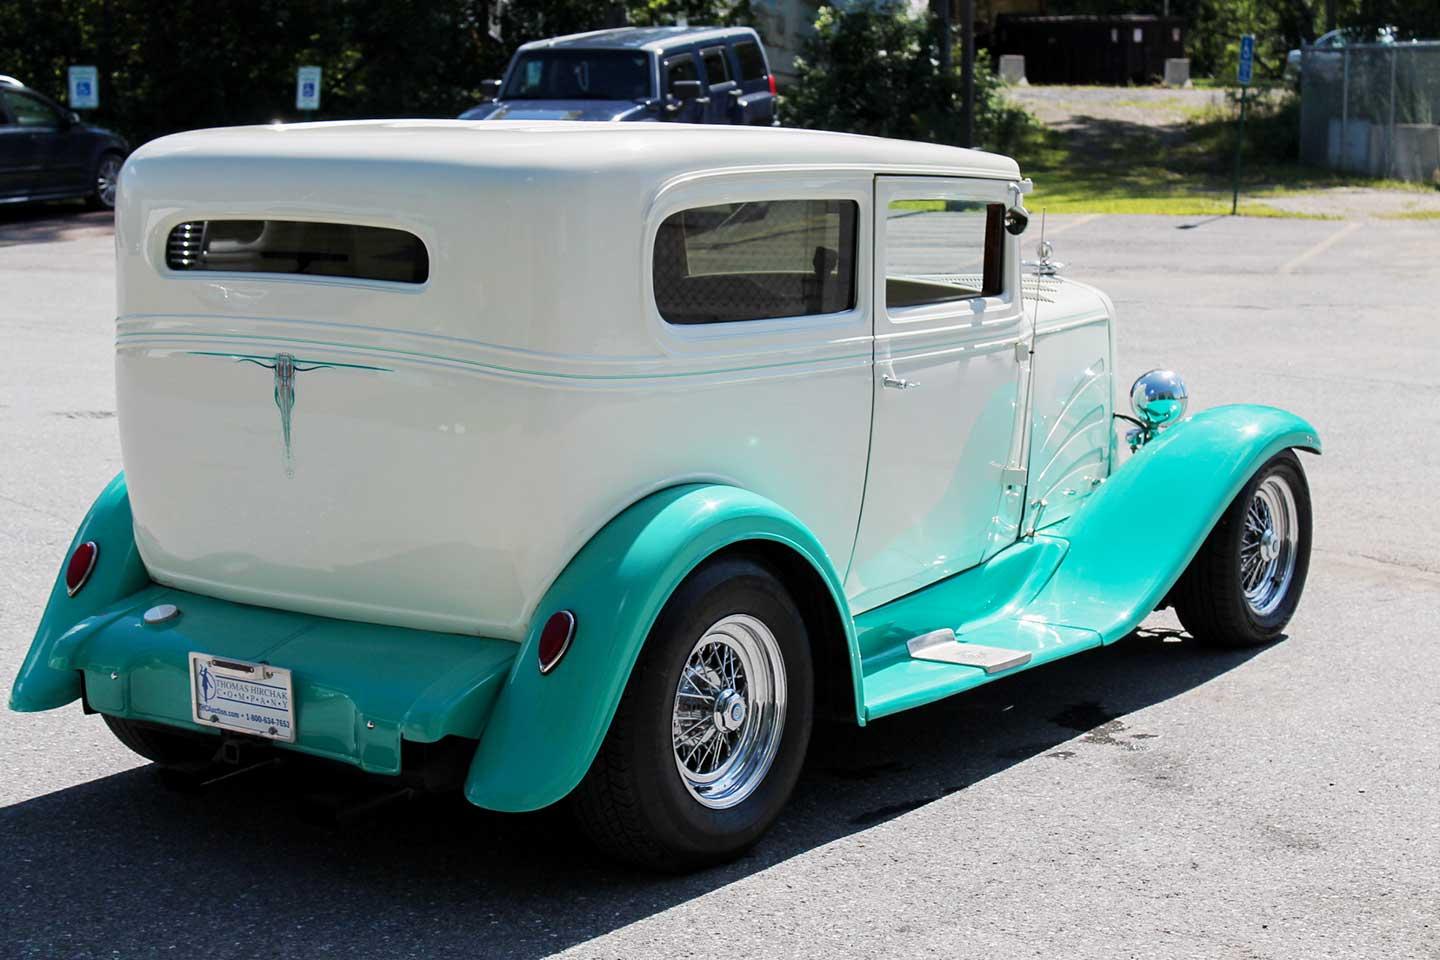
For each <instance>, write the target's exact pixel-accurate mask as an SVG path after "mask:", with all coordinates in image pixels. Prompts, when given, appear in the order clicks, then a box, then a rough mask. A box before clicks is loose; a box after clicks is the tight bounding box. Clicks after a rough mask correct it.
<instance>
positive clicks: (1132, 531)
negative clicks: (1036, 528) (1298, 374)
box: [1024, 404, 1320, 643]
mask: <svg viewBox="0 0 1440 960" xmlns="http://www.w3.org/2000/svg"><path fill="white" fill-rule="evenodd" d="M1287 449H1301V450H1308V451H1310V452H1312V453H1319V452H1320V437H1319V435H1318V434H1317V433H1316V431H1315V428H1314V427H1312V426H1311V425H1310V424H1309V423H1307V422H1306V421H1304V420H1302V419H1301V418H1300V417H1297V416H1295V415H1294V414H1293V413H1288V412H1287V411H1284V410H1279V409H1276V408H1275V407H1262V406H1254V405H1250V404H1234V405H1231V406H1223V407H1212V408H1211V409H1209V410H1204V411H1202V412H1200V413H1197V414H1195V416H1193V417H1191V418H1189V419H1188V420H1185V421H1183V422H1181V423H1178V424H1176V425H1175V426H1173V427H1171V428H1170V429H1168V430H1165V431H1164V432H1162V433H1161V434H1160V435H1159V436H1158V437H1157V438H1156V439H1154V440H1152V441H1151V442H1150V443H1148V444H1146V445H1145V446H1144V447H1141V448H1140V450H1139V451H1138V452H1137V453H1136V454H1135V455H1134V456H1133V457H1131V458H1130V459H1129V460H1128V461H1127V462H1126V463H1125V464H1123V465H1122V466H1121V467H1120V468H1119V469H1118V470H1116V471H1115V472H1114V473H1113V474H1111V476H1110V478H1109V479H1108V480H1107V481H1106V482H1105V484H1104V486H1102V487H1101V488H1100V489H1099V490H1097V491H1096V492H1095V493H1094V494H1093V495H1091V496H1090V497H1089V499H1088V500H1087V501H1086V503H1085V504H1084V505H1083V506H1082V507H1081V509H1080V510H1078V511H1077V512H1076V513H1075V515H1074V516H1072V517H1070V518H1069V519H1067V520H1065V521H1062V522H1061V523H1060V524H1057V525H1056V526H1055V527H1051V528H1048V529H1046V530H1045V531H1044V533H1046V534H1048V535H1053V536H1058V537H1062V538H1064V539H1065V540H1067V541H1069V552H1068V553H1067V554H1066V556H1065V560H1064V562H1063V563H1062V564H1060V567H1059V569H1058V570H1056V572H1055V576H1054V577H1053V578H1052V579H1051V580H1050V582H1049V583H1048V584H1047V585H1046V586H1045V588H1044V589H1043V590H1042V591H1041V592H1040V594H1039V595H1038V596H1037V597H1036V598H1035V600H1034V601H1033V602H1032V603H1030V604H1029V605H1028V606H1027V607H1026V608H1025V611H1024V617H1025V618H1026V619H1028V620H1031V621H1037V620H1038V621H1042V622H1048V623H1053V624H1062V625H1066V626H1074V627H1080V628H1083V629H1086V630H1093V631H1095V632H1096V633H1099V634H1100V637H1101V640H1102V642H1104V643H1112V642H1114V641H1116V640H1119V639H1120V638H1121V637H1123V636H1125V635H1126V634H1128V633H1129V632H1130V631H1131V630H1133V629H1135V627H1137V626H1138V625H1139V624H1140V621H1141V620H1143V619H1145V617H1146V616H1148V615H1149V614H1150V612H1151V611H1152V610H1154V609H1155V608H1156V607H1157V606H1158V605H1159V604H1160V602H1161V601H1162V600H1164V599H1165V595H1166V593H1168V592H1169V590H1170V588H1171V587H1173V586H1174V585H1175V581H1176V580H1178V579H1179V578H1180V575H1181V574H1182V573H1184V572H1185V568H1186V567H1187V566H1188V565H1189V563H1190V560H1191V559H1192V558H1193V557H1194V556H1195V554H1196V552H1198V551H1199V549H1200V546H1201V544H1203V543H1204V542H1205V538H1206V537H1207V536H1209V534H1210V531H1211V530H1212V529H1213V528H1214V526H1215V524H1216V523H1217V522H1218V521H1219V519H1220V516H1221V514H1223V513H1224V512H1225V508H1226V507H1228V506H1229V505H1230V502H1231V501H1232V500H1234V499H1235V496H1236V495H1237V494H1238V493H1239V492H1240V491H1241V489H1242V488H1244V486H1245V484H1246V483H1248V482H1249V480H1250V478H1251V477H1252V476H1253V475H1254V474H1255V471H1256V470H1258V469H1259V468H1260V466H1261V465H1262V464H1264V463H1265V461H1267V460H1269V459H1270V458H1271V457H1273V456H1275V455H1276V454H1277V453H1280V452H1281V451H1283V450H1287Z"/></svg>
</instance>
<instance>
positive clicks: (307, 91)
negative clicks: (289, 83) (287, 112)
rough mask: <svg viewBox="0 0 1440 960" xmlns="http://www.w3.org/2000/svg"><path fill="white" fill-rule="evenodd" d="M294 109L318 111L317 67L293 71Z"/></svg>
mask: <svg viewBox="0 0 1440 960" xmlns="http://www.w3.org/2000/svg"><path fill="white" fill-rule="evenodd" d="M295 109H296V110H319V109H320V68H319V67H301V68H300V69H299V70H297V71H295Z"/></svg>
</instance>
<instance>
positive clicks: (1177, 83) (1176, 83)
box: [1165, 57, 1190, 87]
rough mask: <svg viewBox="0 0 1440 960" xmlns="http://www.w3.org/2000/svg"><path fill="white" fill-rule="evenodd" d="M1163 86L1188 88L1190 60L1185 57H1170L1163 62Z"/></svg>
mask: <svg viewBox="0 0 1440 960" xmlns="http://www.w3.org/2000/svg"><path fill="white" fill-rule="evenodd" d="M1165 86H1167V87H1188V86H1190V60H1189V58H1187V57H1171V58H1170V59H1167V60H1166V61H1165Z"/></svg>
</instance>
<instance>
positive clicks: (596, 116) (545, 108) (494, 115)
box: [460, 100, 645, 120]
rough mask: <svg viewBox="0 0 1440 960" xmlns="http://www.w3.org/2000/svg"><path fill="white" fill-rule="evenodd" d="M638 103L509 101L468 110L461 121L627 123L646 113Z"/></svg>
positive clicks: (461, 117)
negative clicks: (630, 117)
mask: <svg viewBox="0 0 1440 960" xmlns="http://www.w3.org/2000/svg"><path fill="white" fill-rule="evenodd" d="M644 109H645V107H644V105H643V104H639V103H636V102H635V101H634V100H509V101H505V102H502V103H487V104H484V105H483V106H479V107H475V108H474V109H471V110H466V111H465V112H464V113H462V114H460V119H461V120H623V119H629V115H630V114H635V113H640V112H642V111H644Z"/></svg>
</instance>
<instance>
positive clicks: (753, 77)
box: [460, 27, 775, 126]
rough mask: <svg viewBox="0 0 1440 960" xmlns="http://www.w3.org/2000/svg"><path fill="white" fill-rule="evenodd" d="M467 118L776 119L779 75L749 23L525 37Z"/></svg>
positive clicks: (761, 121) (748, 121) (764, 122)
mask: <svg viewBox="0 0 1440 960" xmlns="http://www.w3.org/2000/svg"><path fill="white" fill-rule="evenodd" d="M485 83H486V86H487V93H488V95H489V96H491V97H493V98H494V99H493V100H491V101H490V102H489V103H484V104H481V105H480V106H478V107H474V108H472V109H470V110H467V111H465V112H464V113H462V114H460V119H462V120H651V121H654V120H670V121H676V122H681V123H744V124H760V125H763V126H770V125H771V124H773V123H774V122H775V77H774V74H772V73H771V72H770V64H769V61H767V60H766V59H765V48H764V47H763V46H762V45H761V43H760V37H759V36H758V35H757V34H756V33H755V31H754V30H751V29H750V28H749V27H623V28H620V29H617V30H597V31H595V32H593V33H577V34H573V35H571V36H568V37H552V38H550V39H548V40H537V41H535V42H534V43H527V44H525V45H524V46H522V47H521V48H520V49H519V50H517V51H515V56H514V57H513V58H511V60H510V66H509V67H507V68H506V70H505V78H504V79H503V80H487V81H485Z"/></svg>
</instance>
